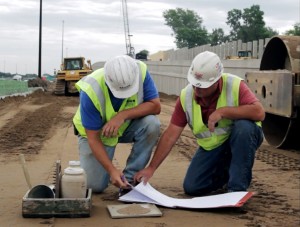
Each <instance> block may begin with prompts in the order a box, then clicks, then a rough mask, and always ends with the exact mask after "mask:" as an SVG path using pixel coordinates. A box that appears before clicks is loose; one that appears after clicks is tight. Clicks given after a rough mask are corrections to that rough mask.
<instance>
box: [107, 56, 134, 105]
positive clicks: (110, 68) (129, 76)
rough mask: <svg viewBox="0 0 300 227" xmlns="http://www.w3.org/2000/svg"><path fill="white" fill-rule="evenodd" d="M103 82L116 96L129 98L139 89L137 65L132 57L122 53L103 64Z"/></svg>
mask: <svg viewBox="0 0 300 227" xmlns="http://www.w3.org/2000/svg"><path fill="white" fill-rule="evenodd" d="M104 75H105V82H106V84H107V85H108V87H109V89H110V90H111V92H112V94H113V95H114V96H115V97H116V98H123V99H125V98H129V97H130V96H132V95H134V94H136V93H137V92H138V90H139V66H138V63H137V61H136V60H134V59H133V58H131V57H129V56H127V55H122V56H117V57H115V58H113V59H110V60H108V61H107V62H106V63H105V65H104Z"/></svg>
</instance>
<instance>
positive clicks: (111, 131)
mask: <svg viewBox="0 0 300 227" xmlns="http://www.w3.org/2000/svg"><path fill="white" fill-rule="evenodd" d="M124 121H125V119H124V118H123V117H122V114H120V113H118V114H117V115H115V116H114V117H113V118H112V119H110V121H108V122H107V123H106V124H105V125H104V126H103V128H102V135H103V136H105V137H116V136H117V135H118V130H119V128H120V126H121V125H122V124H123V123H124Z"/></svg>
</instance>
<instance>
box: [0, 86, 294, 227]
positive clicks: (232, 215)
mask: <svg viewBox="0 0 300 227" xmlns="http://www.w3.org/2000/svg"><path fill="white" fill-rule="evenodd" d="M175 100H176V96H168V95H165V94H161V104H162V112H161V114H160V115H159V116H158V117H159V118H160V121H161V131H163V130H164V129H165V128H166V126H167V124H168V123H169V119H170V116H171V113H172V111H173V108H174V104H175ZM78 103H79V98H78V96H70V97H65V96H54V95H53V94H52V93H51V91H47V92H45V91H42V90H39V91H36V92H34V93H33V94H31V95H27V96H17V97H7V98H5V99H2V100H0V129H1V134H0V162H1V165H0V178H1V185H0V192H1V193H0V201H1V202H0V203H1V206H0V226H1V227H2V226H4V227H6V226H7V227H8V226H22V227H24V226H30V227H32V226H74V227H76V226H122V227H124V226H146V227H167V226H170V227H171V226H172V227H173V226H253V227H254V226H255V227H256V226H257V227H262V226H272V227H275V226H278V227H281V226H286V227H294V226H295V227H296V226H300V171H299V170H300V151H297V150H280V149H275V148H273V147H271V146H269V145H268V144H267V143H266V142H264V143H263V145H262V146H261V147H260V148H259V149H258V151H257V153H256V160H255V165H254V169H253V181H252V184H251V187H250V189H249V191H252V192H255V195H254V196H253V197H252V198H251V199H250V200H248V201H247V202H246V203H245V204H244V206H242V207H239V208H218V209H193V210H190V209H177V208H176V209H171V208H165V207H159V209H160V210H161V211H162V213H163V216H162V217H152V218H150V217H147V218H127V219H112V218H111V217H110V215H109V213H108V211H107V205H112V204H113V205H114V204H122V203H121V202H120V201H118V189H117V188H115V187H114V186H112V185H110V186H109V187H108V188H107V189H106V190H105V191H104V193H101V194H93V195H92V204H93V205H92V211H91V217H89V218H49V219H43V218H23V217H22V198H23V196H24V195H25V193H26V192H27V190H28V186H27V184H26V180H25V177H24V174H23V171H22V167H21V164H20V161H19V154H24V156H25V159H26V164H27V167H28V170H29V174H30V180H31V184H32V185H37V184H48V185H49V184H53V183H54V178H53V177H54V175H55V162H56V160H61V163H62V168H65V167H67V163H68V161H69V160H78V149H77V138H76V136H74V134H73V127H72V117H73V115H74V113H75V111H76V109H77V107H78ZM195 149H196V143H195V140H194V137H193V135H192V134H191V132H190V130H189V129H188V128H186V129H185V130H184V133H183V134H182V136H181V137H180V140H179V141H178V142H177V144H176V146H175V147H174V148H173V149H172V152H171V154H170V155H169V156H168V157H167V159H166V160H165V162H163V164H162V165H161V166H160V168H159V169H158V170H157V171H156V173H155V175H154V176H153V177H152V178H151V181H150V183H151V185H152V186H153V187H154V188H156V189H157V190H159V191H161V192H162V193H164V194H166V195H168V196H171V197H176V198H183V197H184V193H183V189H182V182H183V178H184V175H185V172H186V169H187V167H188V164H189V161H190V159H191V157H192V156H193V153H194V151H195ZM129 151H130V145H118V146H117V151H116V155H115V158H114V160H113V162H114V163H115V165H117V166H118V167H119V168H120V169H122V168H123V167H124V165H125V163H126V158H127V156H128V154H129ZM241 152H242V151H241Z"/></svg>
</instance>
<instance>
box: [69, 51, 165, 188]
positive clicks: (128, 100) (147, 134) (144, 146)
mask: <svg viewBox="0 0 300 227" xmlns="http://www.w3.org/2000/svg"><path fill="white" fill-rule="evenodd" d="M76 87H77V89H78V90H79V92H80V104H79V108H78V110H77V112H76V114H75V116H74V118H73V123H74V126H75V134H77V135H78V145H79V156H80V163H81V166H82V167H83V168H84V170H85V172H86V174H87V187H88V188H92V190H93V192H98V193H99V192H102V191H103V190H104V189H105V188H107V186H108V183H109V181H110V182H111V183H112V184H113V185H115V186H116V187H118V188H121V189H126V188H127V183H128V182H129V183H132V182H133V177H134V174H135V173H136V172H138V171H139V170H141V169H143V168H144V167H145V166H146V165H147V163H148V161H149V159H150V156H151V153H152V150H153V147H154V146H155V145H156V143H157V140H158V137H159V133H160V122H159V120H158V118H157V117H156V116H155V115H157V114H159V113H160V110H161V106H160V100H159V95H158V91H157V88H156V86H155V84H154V81H153V80H152V78H151V76H150V74H149V72H148V70H147V66H146V64H144V63H143V62H141V61H137V60H135V59H133V58H131V57H129V56H127V55H124V56H117V57H115V58H112V59H110V60H108V61H107V62H106V63H105V65H104V67H103V68H101V69H98V70H96V71H94V72H93V73H92V74H90V75H88V76H86V77H84V78H82V79H81V80H80V81H78V82H77V83H76ZM118 143H130V144H131V143H133V145H132V149H131V152H130V154H129V157H128V159H127V162H126V167H125V169H124V170H119V169H118V168H117V167H115V166H114V165H113V163H112V159H113V156H114V152H115V148H116V146H117V144H118Z"/></svg>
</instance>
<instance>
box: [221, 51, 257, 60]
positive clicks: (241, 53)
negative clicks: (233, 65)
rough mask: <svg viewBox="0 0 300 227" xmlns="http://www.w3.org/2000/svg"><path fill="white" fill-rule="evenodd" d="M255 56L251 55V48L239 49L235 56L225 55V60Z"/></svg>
mask: <svg viewBox="0 0 300 227" xmlns="http://www.w3.org/2000/svg"><path fill="white" fill-rule="evenodd" d="M256 58H257V57H253V56H252V51H251V50H239V51H238V55H237V56H226V58H225V59H227V60H246V59H256Z"/></svg>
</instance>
